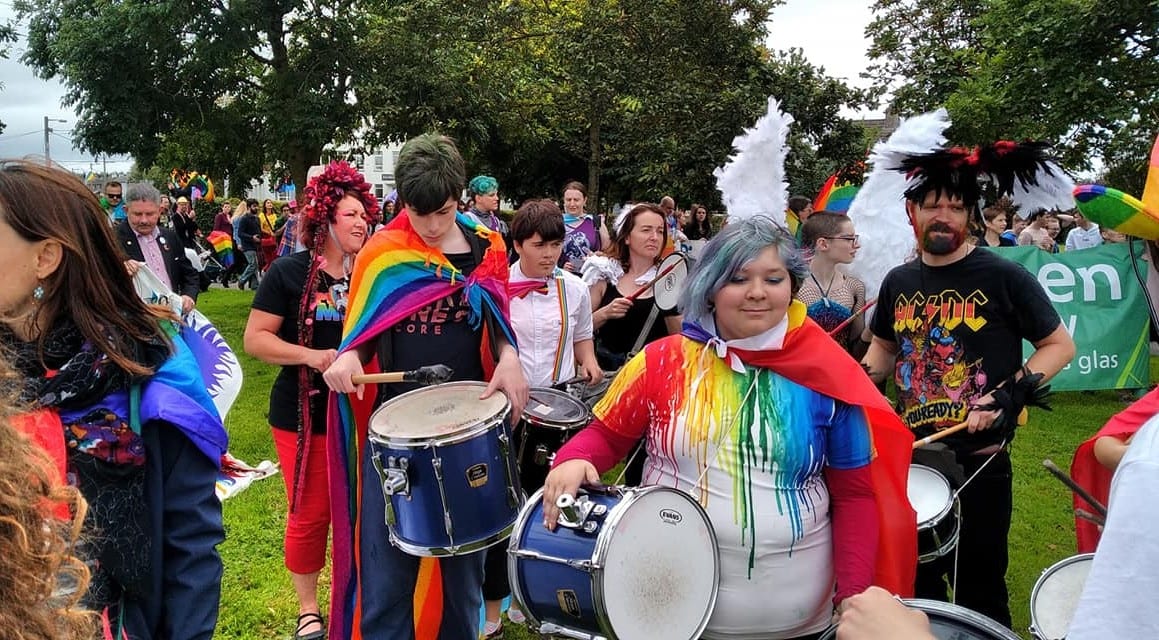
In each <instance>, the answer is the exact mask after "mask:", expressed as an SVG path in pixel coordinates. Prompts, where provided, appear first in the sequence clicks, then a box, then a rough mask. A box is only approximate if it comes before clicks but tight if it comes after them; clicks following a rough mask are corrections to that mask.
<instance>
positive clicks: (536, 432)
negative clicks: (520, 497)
mask: <svg viewBox="0 0 1159 640" xmlns="http://www.w3.org/2000/svg"><path fill="white" fill-rule="evenodd" d="M588 422H591V412H589V411H588V407H587V405H585V404H584V403H583V402H580V401H579V400H577V399H575V398H574V397H572V396H571V395H569V394H567V393H564V392H563V391H557V390H555V389H532V390H531V393H530V394H529V395H528V400H527V407H526V408H525V409H524V410H523V420H522V421H520V423H519V428H520V429H521V430H522V431H521V433H520V434H519V438H520V440H519V455H518V456H516V459H517V460H518V461H519V472H520V474H521V475H520V478H521V479H522V480H523V484H524V486H525V487H526V488H527V489H528V490H530V489H531V488H532V487H536V488H538V487H541V486H543V479H544V477H545V476H546V475H547V468H548V467H549V466H550V465H551V461H552V459H553V458H554V457H555V453H556V452H557V451H559V449H560V447H562V446H563V445H564V443H565V442H567V441H568V440H570V439H571V437H572V436H574V435H575V434H576V432H578V431H579V430H580V429H583V428H584V427H586V426H587V424H588Z"/></svg>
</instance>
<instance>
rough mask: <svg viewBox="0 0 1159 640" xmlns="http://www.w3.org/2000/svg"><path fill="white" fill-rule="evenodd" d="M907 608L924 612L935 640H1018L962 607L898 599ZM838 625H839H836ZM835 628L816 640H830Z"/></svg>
mask: <svg viewBox="0 0 1159 640" xmlns="http://www.w3.org/2000/svg"><path fill="white" fill-rule="evenodd" d="M902 602H904V603H905V605H906V606H907V607H912V608H914V609H919V610H921V611H924V612H925V614H926V615H927V616H929V618H930V633H932V634H934V637H935V638H937V639H938V640H1019V638H1018V635H1017V634H1015V633H1014V632H1013V631H1011V630H1010V629H1007V628H1006V627H1004V626H1002V625H1000V624H998V623H997V622H994V621H993V620H991V619H990V618H987V617H986V616H984V615H982V614H980V613H978V612H976V611H970V610H969V609H967V608H965V607H960V606H958V605H956V604H950V603H948V602H938V601H937V600H902ZM838 626H840V625H838ZM836 637H837V627H833V628H830V629H829V630H828V631H826V632H825V633H823V634H821V637H820V638H819V639H818V640H833V639H834V638H836Z"/></svg>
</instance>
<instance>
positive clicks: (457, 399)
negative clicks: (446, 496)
mask: <svg viewBox="0 0 1159 640" xmlns="http://www.w3.org/2000/svg"><path fill="white" fill-rule="evenodd" d="M486 388H487V385H485V384H483V383H482V382H450V383H447V384H439V385H435V386H433V387H424V388H422V389H415V390H414V391H410V392H407V393H404V394H402V395H401V396H398V397H397V398H393V399H391V400H388V401H386V403H385V404H383V405H382V406H381V407H379V408H378V410H376V411H375V412H374V415H372V416H370V430H371V432H372V433H375V434H378V435H380V436H383V437H386V438H413V439H422V438H438V437H441V436H447V435H451V434H453V433H458V432H459V431H463V430H465V429H469V428H471V427H474V426H477V425H479V424H482V423H485V422H487V421H489V420H490V419H492V418H494V417H495V416H497V415H499V414H501V413H503V410H504V409H506V408H507V406H508V403H507V396H505V395H503V394H502V393H498V392H497V393H495V394H494V395H492V396H491V397H490V398H487V399H486V400H480V399H479V396H480V395H482V394H483V391H484V390H486Z"/></svg>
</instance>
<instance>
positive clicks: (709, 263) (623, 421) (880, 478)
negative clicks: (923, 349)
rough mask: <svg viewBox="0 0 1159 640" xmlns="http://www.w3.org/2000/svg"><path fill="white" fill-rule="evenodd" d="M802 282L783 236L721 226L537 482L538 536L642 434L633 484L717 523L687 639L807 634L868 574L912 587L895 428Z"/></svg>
mask: <svg viewBox="0 0 1159 640" xmlns="http://www.w3.org/2000/svg"><path fill="white" fill-rule="evenodd" d="M807 276H808V269H807V267H806V265H805V262H804V260H803V259H802V256H801V252H800V250H799V248H798V247H797V244H796V242H795V241H794V240H793V238H792V236H791V235H790V234H789V233H788V231H786V230H785V229H783V228H781V227H780V226H778V225H777V224H776V223H774V222H773V221H771V220H769V219H767V218H763V217H754V218H749V219H743V220H734V221H733V223H732V224H729V225H728V226H727V227H726V228H725V229H724V230H722V231H721V232H720V233H719V234H718V235H717V236H716V237H715V238H713V239H712V240H711V241H710V242H709V243H708V244H707V245H706V247H705V249H704V252H703V254H702V257H701V259H700V260H699V261H698V262H697V263H696V266H695V267H694V269H693V271H692V273H691V274H690V275H689V279H688V285H687V289H686V290H685V292H684V294H683V297H682V300H681V310H682V312H683V314H684V319H685V322H684V325H683V331H682V333H681V334H680V335H674V336H669V337H667V338H663V339H661V340H658V341H656V342H653V343H651V344H649V345H648V346H647V347H645V348H644V350H643V351H642V352H641V353H639V354H637V355H636V356H635V357H633V358H632V359H631V360H629V361H628V363H627V364H626V365H625V366H624V368H623V369H622V370H621V371H620V373H619V375H618V376H617V377H616V379H615V381H614V382H613V383H612V386H611V389H609V393H608V394H607V395H605V396H604V399H603V400H602V401H601V402H600V403H599V404H598V405H596V407H595V409H594V412H593V413H594V418H593V420H592V422H591V423H590V424H589V425H588V427H587V428H585V429H584V430H583V431H581V432H580V433H579V434H577V435H576V436H575V437H574V438H573V439H572V440H570V441H569V442H568V443H567V444H566V445H564V447H563V449H562V450H560V452H559V453H558V454H557V455H556V459H555V460H556V461H555V465H554V468H553V470H552V471H551V473H550V474H549V475H548V477H547V481H546V484H545V490H544V512H545V516H546V521H547V526H548V527H549V528H554V527H555V523H556V517H557V515H558V510H557V509H556V507H555V504H556V499H557V498H558V497H559V496H560V495H562V494H565V493H566V494H570V495H575V493H576V491H577V490H578V489H579V487H580V485H581V484H584V483H588V484H596V483H598V482H599V481H600V473H602V472H605V471H607V470H609V469H611V468H612V467H613V466H614V465H615V464H616V463H618V462H619V461H620V460H621V459H622V458H623V457H624V455H625V454H626V453H627V452H628V451H629V450H630V449H631V447H632V446H633V445H634V444H635V443H636V442H637V441H638V440H639V439H640V438H641V437H643V438H644V439H645V446H646V448H647V452H648V459H647V465H646V467H645V471H644V478H643V482H642V484H644V485H664V486H668V487H673V488H676V489H680V490H682V491H685V492H686V493H688V494H689V495H691V496H693V497H695V498H697V499H698V500H699V501H700V502H701V504H702V505H703V506H704V508H705V510H706V511H707V513H708V514H709V518H710V519H711V520H712V523H713V527H714V529H715V531H716V535H717V539H718V542H719V546H720V554H719V557H720V564H721V582H720V591H719V595H718V598H717V601H716V606H715V609H714V611H713V614H712V617H711V619H710V620H709V623H708V627H707V629H706V630H705V632H704V635H703V637H704V638H724V637H744V638H766V639H769V640H779V639H788V638H792V639H797V638H815V637H817V636H818V635H819V634H820V633H821V632H822V631H824V630H825V628H826V627H828V625H829V624H830V621H831V619H832V615H833V609H834V607H835V606H836V607H837V608H838V611H840V608H841V604H842V603H843V602H844V601H845V599H846V598H848V597H849V596H852V595H854V594H857V593H860V592H862V591H864V590H865V589H866V588H868V587H869V586H870V585H871V584H878V585H881V586H884V587H886V588H887V589H890V590H891V591H894V592H901V593H908V592H910V591H911V590H912V588H913V572H914V566H915V565H916V530H917V528H916V524H915V523H914V514H913V511H912V510H911V509H910V508H909V504H908V502H907V501H906V499H905V478H906V475H907V473H908V468H909V455H910V443H911V442H912V437H911V436H910V435H909V434H908V432H907V431H906V430H905V429H904V427H902V425H901V423H900V421H899V420H898V418H897V416H896V415H895V414H894V413H893V411H892V409H891V408H890V407H889V405H888V404H887V403H886V401H885V399H884V398H883V397H882V396H881V394H880V393H878V392H877V390H876V388H874V386H873V384H872V383H871V382H870V381H869V379H868V377H866V375H865V373H864V372H863V371H862V370H861V368H860V366H859V365H858V364H857V362H855V361H854V360H853V359H852V358H850V357H849V356H848V355H847V354H846V353H845V352H844V351H843V350H842V349H841V347H840V346H838V345H837V343H835V342H834V341H833V340H831V339H830V338H829V337H828V336H827V335H825V333H824V331H822V330H821V328H820V327H818V326H817V325H816V324H815V323H813V321H812V320H809V319H808V317H807V315H806V313H805V307H804V305H802V304H801V303H800V302H799V301H796V300H794V299H793V296H794V294H795V293H796V292H797V290H798V289H799V288H800V286H801V283H802V282H803V280H804V278H806V277H807Z"/></svg>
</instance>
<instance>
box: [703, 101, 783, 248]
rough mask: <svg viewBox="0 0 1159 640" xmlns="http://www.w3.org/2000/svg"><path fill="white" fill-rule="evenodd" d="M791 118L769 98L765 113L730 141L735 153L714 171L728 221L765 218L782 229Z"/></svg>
mask: <svg viewBox="0 0 1159 640" xmlns="http://www.w3.org/2000/svg"><path fill="white" fill-rule="evenodd" d="M792 124H793V116H791V115H788V114H786V113H783V112H782V111H781V108H780V104H779V103H778V102H777V99H776V98H774V97H772V96H770V97H769V103H768V111H767V112H766V113H765V115H763V116H761V118H760V119H759V120H757V122H756V124H755V125H753V127H752V128H751V129H746V130H745V132H744V133H742V134H741V135H739V136H737V137H736V138H735V139H733V141H732V146H733V148H734V149H735V150H736V153H734V154H733V155H732V157H730V158H729V160H728V162H726V163H725V164H724V166H723V167H718V168H717V169H716V170H715V171H713V175H714V176H716V188H717V189H719V190H720V193H721V201H722V202H723V203H724V206H725V208H726V209H727V210H728V216H729V220H730V221H732V220H741V219H746V218H752V217H753V216H758V215H760V216H766V217H769V218H772V219H773V220H775V221H776V222H777V223H778V224H780V225H782V226H784V225H785V224H786V221H785V209H786V208H788V206H789V185H788V183H786V182H785V157H786V156H787V155H788V153H789V147H788V136H789V127H790V126H791V125H792Z"/></svg>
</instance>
